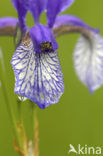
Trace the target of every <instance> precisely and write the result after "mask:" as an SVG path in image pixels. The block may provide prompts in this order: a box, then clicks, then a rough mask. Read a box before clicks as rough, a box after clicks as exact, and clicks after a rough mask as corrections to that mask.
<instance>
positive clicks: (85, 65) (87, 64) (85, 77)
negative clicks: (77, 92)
mask: <svg viewBox="0 0 103 156" xmlns="http://www.w3.org/2000/svg"><path fill="white" fill-rule="evenodd" d="M74 66H75V70H76V73H77V76H78V77H79V79H80V80H81V82H82V83H83V84H85V85H86V86H87V87H88V88H89V90H90V92H91V93H92V92H93V91H95V90H96V89H97V88H99V87H100V86H101V85H102V84H103V38H102V37H101V36H100V35H99V34H95V33H92V32H91V33H90V37H89V38H88V37H85V36H83V35H81V36H80V38H79V40H78V42H77V45H76V48H75V52H74Z"/></svg>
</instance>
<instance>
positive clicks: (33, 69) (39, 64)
mask: <svg viewBox="0 0 103 156" xmlns="http://www.w3.org/2000/svg"><path fill="white" fill-rule="evenodd" d="M11 64H12V66H13V69H14V72H15V78H16V83H15V93H17V94H19V95H21V96H23V97H26V98H28V99H30V100H31V101H33V102H35V103H36V104H37V105H38V106H39V107H40V108H42V109H44V108H46V107H47V106H49V105H51V104H55V103H57V102H58V101H59V98H60V97H61V95H62V94H63V92H64V84H63V74H62V72H61V67H60V63H59V60H58V54H57V52H56V51H55V52H50V53H36V52H35V51H34V48H33V43H32V42H31V41H30V43H29V44H28V45H27V46H26V45H24V44H23V43H21V45H20V46H19V47H18V48H17V50H16V52H15V54H14V56H13V58H12V60H11Z"/></svg>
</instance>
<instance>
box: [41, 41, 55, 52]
mask: <svg viewBox="0 0 103 156" xmlns="http://www.w3.org/2000/svg"><path fill="white" fill-rule="evenodd" d="M40 49H41V51H42V52H51V51H53V47H52V43H51V42H48V41H44V42H42V43H41V45H40Z"/></svg>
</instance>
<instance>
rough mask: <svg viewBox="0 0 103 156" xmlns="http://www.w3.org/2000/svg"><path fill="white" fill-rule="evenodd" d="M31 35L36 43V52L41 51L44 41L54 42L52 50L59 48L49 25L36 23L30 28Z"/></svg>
mask: <svg viewBox="0 0 103 156" xmlns="http://www.w3.org/2000/svg"><path fill="white" fill-rule="evenodd" d="M29 32H30V37H31V39H32V41H33V44H34V49H35V51H36V52H39V53H41V52H42V51H41V48H40V47H41V44H42V43H44V42H49V43H51V44H52V50H57V48H58V44H57V42H56V40H55V38H54V35H53V32H52V31H51V29H50V28H48V26H44V25H41V24H38V25H35V26H34V27H32V28H31V29H30V30H29Z"/></svg>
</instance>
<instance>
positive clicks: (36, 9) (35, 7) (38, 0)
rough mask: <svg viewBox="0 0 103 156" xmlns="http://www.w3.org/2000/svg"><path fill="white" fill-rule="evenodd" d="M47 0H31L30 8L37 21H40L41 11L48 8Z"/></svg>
mask: <svg viewBox="0 0 103 156" xmlns="http://www.w3.org/2000/svg"><path fill="white" fill-rule="evenodd" d="M46 5H47V0H30V5H29V9H30V12H31V13H32V15H33V17H34V19H35V22H36V23H38V22H39V17H40V15H41V13H42V12H43V11H44V10H45V9H46Z"/></svg>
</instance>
